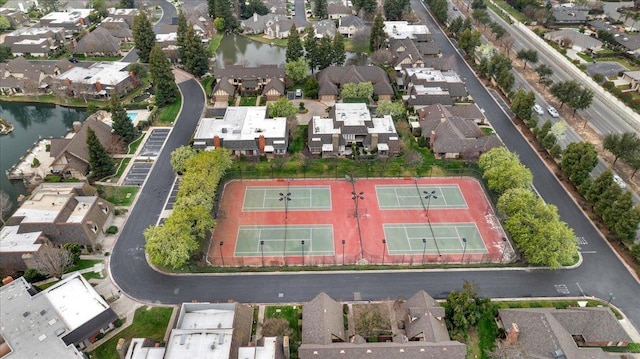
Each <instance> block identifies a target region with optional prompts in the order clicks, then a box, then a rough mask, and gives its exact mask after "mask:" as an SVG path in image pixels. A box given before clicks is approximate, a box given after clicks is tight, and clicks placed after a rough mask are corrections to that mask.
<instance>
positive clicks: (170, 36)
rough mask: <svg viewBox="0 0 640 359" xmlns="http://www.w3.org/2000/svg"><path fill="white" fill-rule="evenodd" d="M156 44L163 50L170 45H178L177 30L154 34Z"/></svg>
mask: <svg viewBox="0 0 640 359" xmlns="http://www.w3.org/2000/svg"><path fill="white" fill-rule="evenodd" d="M156 44H158V46H160V48H162V49H163V50H166V49H168V48H170V47H172V46H176V47H177V46H178V33H177V32H169V33H162V34H156Z"/></svg>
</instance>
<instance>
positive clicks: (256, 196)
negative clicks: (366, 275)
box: [208, 177, 512, 266]
mask: <svg viewBox="0 0 640 359" xmlns="http://www.w3.org/2000/svg"><path fill="white" fill-rule="evenodd" d="M354 190H355V191H354ZM353 192H355V193H356V194H357V195H358V200H357V203H358V211H357V212H358V214H359V224H358V218H356V215H355V214H356V210H355V208H356V200H355V199H353V197H354V196H353V194H352V193H353ZM432 192H435V193H436V196H434V197H432V198H431V199H429V198H427V196H426V194H428V193H432ZM326 197H329V198H326ZM288 198H290V199H288ZM285 205H286V206H287V207H286V208H285ZM427 214H428V217H427ZM429 222H430V224H429ZM314 231H315V232H314ZM385 231H386V232H385ZM458 232H461V233H462V234H458ZM280 233H281V234H282V235H279V234H280ZM305 233H309V236H310V237H305V236H306V234H305ZM314 233H316V234H318V233H319V234H318V235H317V236H316V234H314ZM391 233H392V234H391ZM280 237H282V238H280ZM287 237H288V238H287ZM463 237H464V238H463ZM505 237H506V236H505V234H504V231H503V229H502V227H501V226H500V223H499V221H498V219H497V218H496V216H495V215H494V212H493V208H492V206H491V205H490V204H489V202H488V200H487V197H486V196H485V193H484V191H483V188H482V186H481V185H480V183H478V181H477V180H476V179H473V178H469V177H462V178H453V177H437V178H419V179H414V178H406V179H402V178H396V179H386V178H384V179H357V180H356V181H355V182H354V183H352V182H350V181H346V180H311V179H310V180H298V179H296V180H291V181H286V180H245V181H231V182H228V183H227V184H226V185H225V187H224V189H223V193H222V200H221V203H220V206H219V211H218V217H217V223H216V228H215V230H214V233H213V238H212V241H211V245H210V247H209V253H208V259H209V261H210V262H211V263H212V264H213V265H216V266H221V265H224V266H262V265H268V266H280V265H301V264H303V263H304V264H305V265H341V264H343V263H344V264H355V263H373V264H383V263H384V264H392V263H393V264H400V263H403V264H409V265H411V264H421V263H423V261H424V262H425V263H454V262H458V263H460V262H464V263H469V262H474V263H480V262H483V263H486V262H494V263H497V262H501V261H503V260H505V259H508V258H505V257H508V256H505V253H511V252H512V249H511V247H510V244H509V242H507V241H506V240H505ZM301 238H302V240H301ZM383 239H384V241H383ZM313 243H316V245H315V247H314V245H313Z"/></svg>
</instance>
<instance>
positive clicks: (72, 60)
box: [69, 56, 78, 64]
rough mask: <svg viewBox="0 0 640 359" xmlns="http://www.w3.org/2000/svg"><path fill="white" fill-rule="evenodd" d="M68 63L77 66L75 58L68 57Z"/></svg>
mask: <svg viewBox="0 0 640 359" xmlns="http://www.w3.org/2000/svg"><path fill="white" fill-rule="evenodd" d="M69 62H71V63H72V64H77V63H78V59H76V58H75V57H73V56H71V57H69Z"/></svg>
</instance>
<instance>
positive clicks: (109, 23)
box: [98, 17, 133, 42]
mask: <svg viewBox="0 0 640 359" xmlns="http://www.w3.org/2000/svg"><path fill="white" fill-rule="evenodd" d="M98 28H101V29H105V30H107V31H108V32H109V34H111V36H113V37H115V38H118V39H120V40H121V41H127V42H131V41H133V31H131V29H130V28H129V25H128V24H127V23H126V21H124V20H123V19H115V18H112V17H107V18H104V19H103V20H102V22H101V23H100V25H99V26H98Z"/></svg>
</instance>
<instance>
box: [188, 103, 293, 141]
mask: <svg viewBox="0 0 640 359" xmlns="http://www.w3.org/2000/svg"><path fill="white" fill-rule="evenodd" d="M266 116H267V107H266V106H258V107H228V108H227V111H226V112H225V114H224V118H223V119H222V120H220V119H215V118H203V119H201V120H200V124H199V125H198V129H197V130H196V134H195V137H194V141H198V140H200V141H202V140H205V139H212V138H214V137H215V136H218V137H220V138H221V139H224V140H254V139H256V138H258V137H260V136H264V137H265V138H285V137H286V131H287V119H286V118H284V117H276V118H266Z"/></svg>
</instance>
